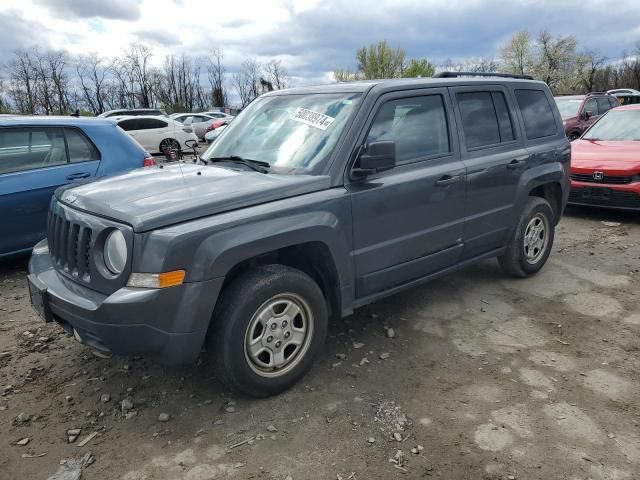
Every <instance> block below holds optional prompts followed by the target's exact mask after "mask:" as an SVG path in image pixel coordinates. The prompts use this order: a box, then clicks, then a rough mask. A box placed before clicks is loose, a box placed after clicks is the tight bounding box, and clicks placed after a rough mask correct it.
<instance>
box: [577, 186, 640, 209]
mask: <svg viewBox="0 0 640 480" xmlns="http://www.w3.org/2000/svg"><path fill="white" fill-rule="evenodd" d="M569 203H580V204H584V205H599V206H608V207H619V208H638V209H640V195H638V194H637V193H634V192H625V191H620V190H613V189H610V188H596V187H594V188H573V189H571V192H570V193H569Z"/></svg>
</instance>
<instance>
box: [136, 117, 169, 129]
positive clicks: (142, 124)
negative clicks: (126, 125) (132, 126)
mask: <svg viewBox="0 0 640 480" xmlns="http://www.w3.org/2000/svg"><path fill="white" fill-rule="evenodd" d="M167 125H168V124H167V122H163V121H162V120H158V119H157V118H141V119H139V120H138V128H137V129H138V130H150V129H152V128H166V127H167Z"/></svg>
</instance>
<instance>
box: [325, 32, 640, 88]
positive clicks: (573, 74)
mask: <svg viewBox="0 0 640 480" xmlns="http://www.w3.org/2000/svg"><path fill="white" fill-rule="evenodd" d="M355 59H356V66H355V69H336V70H335V71H334V77H335V79H336V80H337V81H352V80H372V79H381V78H403V77H429V76H432V75H433V74H434V72H435V71H436V70H440V71H454V72H474V73H488V72H501V73H514V74H518V75H531V76H532V77H533V78H535V79H537V80H542V81H544V82H546V83H547V84H548V85H549V87H550V88H551V90H552V91H553V93H554V94H558V95H564V94H578V93H587V92H594V91H606V90H610V89H614V88H634V89H637V90H640V41H638V42H636V44H635V47H634V49H633V50H632V51H631V52H622V54H621V59H618V60H613V59H608V58H607V57H606V56H604V55H602V54H600V53H599V52H598V51H597V50H590V49H580V48H579V45H578V42H577V40H576V38H575V37H574V36H572V35H565V36H563V35H561V36H553V35H551V34H550V33H549V32H548V31H546V30H543V31H541V32H540V33H539V34H538V35H537V36H536V37H535V38H534V37H532V36H531V35H530V34H529V32H526V31H521V32H518V33H516V34H515V35H513V37H511V39H509V41H507V42H506V43H505V44H504V45H503V47H502V48H501V49H500V52H499V55H498V56H497V58H496V57H481V58H467V59H465V60H462V61H457V62H456V61H453V60H451V59H447V60H445V61H444V62H443V63H442V64H440V65H437V66H436V65H434V64H433V63H431V62H430V61H429V60H427V59H426V58H417V59H416V58H413V59H409V58H408V57H407V54H406V51H405V50H404V49H402V48H393V47H391V46H390V45H389V44H388V43H387V42H386V41H384V40H383V41H380V42H378V43H375V44H372V45H369V46H365V47H362V48H360V49H358V50H357V52H356V57H355Z"/></svg>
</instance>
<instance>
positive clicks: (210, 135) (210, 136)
mask: <svg viewBox="0 0 640 480" xmlns="http://www.w3.org/2000/svg"><path fill="white" fill-rule="evenodd" d="M225 128H227V125H220V126H219V127H218V128H216V129H215V130H208V131H207V133H205V135H204V139H205V140H206V142H207V143H213V142H214V141H215V140H216V139H217V138H218V137H219V136H220V134H221V133H222V132H224V130H225Z"/></svg>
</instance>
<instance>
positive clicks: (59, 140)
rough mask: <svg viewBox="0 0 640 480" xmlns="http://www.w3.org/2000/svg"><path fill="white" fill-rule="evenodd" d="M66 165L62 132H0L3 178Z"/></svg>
mask: <svg viewBox="0 0 640 480" xmlns="http://www.w3.org/2000/svg"><path fill="white" fill-rule="evenodd" d="M66 163H67V152H66V148H65V144H64V136H63V135H62V129H60V128H37V127H34V128H2V129H0V174H3V173H9V172H19V171H23V170H33V169H37V168H45V167H53V166H56V165H64V164H66Z"/></svg>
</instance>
